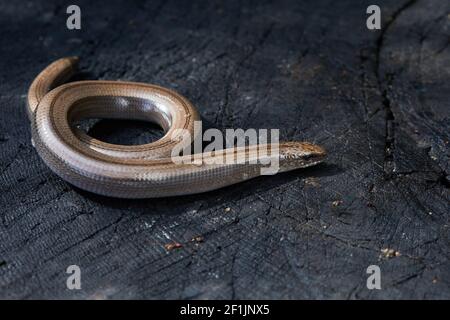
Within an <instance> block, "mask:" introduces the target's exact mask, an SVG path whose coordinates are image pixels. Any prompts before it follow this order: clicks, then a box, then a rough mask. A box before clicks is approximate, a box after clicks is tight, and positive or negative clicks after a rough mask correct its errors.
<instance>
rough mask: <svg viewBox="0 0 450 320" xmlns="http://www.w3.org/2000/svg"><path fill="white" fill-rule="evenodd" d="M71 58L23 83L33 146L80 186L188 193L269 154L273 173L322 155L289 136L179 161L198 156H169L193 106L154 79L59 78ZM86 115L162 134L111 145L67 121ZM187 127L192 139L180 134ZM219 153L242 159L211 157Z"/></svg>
mask: <svg viewBox="0 0 450 320" xmlns="http://www.w3.org/2000/svg"><path fill="white" fill-rule="evenodd" d="M77 63H78V58H76V57H68V58H62V59H59V60H57V61H55V62H53V63H52V64H50V65H49V66H48V67H47V68H45V69H44V70H43V71H42V72H41V73H40V74H39V75H38V76H37V77H36V78H35V79H34V81H33V83H32V84H31V86H30V88H29V92H28V103H27V111H28V116H29V119H30V122H31V128H32V140H33V145H34V146H35V148H36V150H37V152H38V154H39V155H40V157H41V158H42V160H43V161H44V162H45V163H46V164H47V166H48V167H50V169H51V170H52V171H53V172H54V173H56V174H57V175H58V176H60V177H61V178H63V179H64V180H66V181H68V182H69V183H71V184H73V185H75V186H77V187H79V188H81V189H84V190H87V191H90V192H94V193H97V194H101V195H106V196H112V197H119V198H157V197H166V196H177V195H186V194H194V193H201V192H206V191H210V190H215V189H218V188H222V187H225V186H229V185H232V184H235V183H239V182H242V181H245V180H248V179H252V178H255V177H257V176H260V175H261V170H262V169H264V168H265V167H267V163H270V162H271V161H274V160H276V161H278V163H279V172H284V171H290V170H294V169H298V168H305V167H309V166H313V165H316V164H318V163H320V162H322V161H323V160H324V159H325V157H326V152H325V150H324V149H323V148H321V147H320V146H318V145H314V144H311V143H308V142H293V141H291V142H280V143H279V144H265V145H262V144H257V145H249V146H245V147H234V148H228V149H224V150H216V151H214V152H210V153H203V154H201V155H200V159H202V160H201V161H200V162H198V161H193V162H189V161H185V160H189V159H192V158H193V157H194V158H196V159H198V158H199V157H198V156H199V155H198V154H197V155H196V154H194V155H183V156H181V159H182V160H183V161H173V159H172V158H171V153H172V151H173V148H174V147H177V148H180V147H181V148H189V146H190V144H192V139H194V138H195V135H196V134H198V133H196V132H194V123H195V122H197V121H200V116H199V114H198V112H197V110H196V109H195V108H194V106H193V105H192V104H191V103H190V102H189V101H188V100H187V99H186V98H184V97H183V96H181V95H180V94H178V93H176V92H174V91H172V90H170V89H166V88H163V87H160V86H156V85H150V84H144V83H135V82H121V81H103V80H101V81H77V82H69V83H66V84H64V82H65V81H67V80H69V79H70V78H71V77H72V75H73V74H74V73H75V71H76V67H77ZM86 118H109V119H132V120H144V121H150V122H155V123H157V124H158V125H160V126H161V127H162V128H163V129H164V131H165V135H164V136H163V137H162V138H161V139H160V140H158V141H155V142H152V143H148V144H143V145H131V146H129V145H116V144H110V143H106V142H102V141H100V140H97V139H95V138H93V137H90V136H89V135H88V134H87V133H85V132H84V131H82V130H80V129H78V128H77V127H76V126H74V125H73V124H74V123H76V122H77V121H80V120H82V119H86ZM186 133H187V134H189V136H190V137H191V139H184V138H185V136H186ZM180 144H181V145H180ZM262 149H264V150H265V151H267V150H269V152H261V151H262ZM275 150H276V152H275ZM225 154H233V155H234V156H235V158H237V159H245V161H225V162H221V161H218V162H215V161H211V160H214V157H223V156H224V155H225ZM208 160H209V161H208Z"/></svg>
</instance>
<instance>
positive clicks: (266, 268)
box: [0, 0, 450, 299]
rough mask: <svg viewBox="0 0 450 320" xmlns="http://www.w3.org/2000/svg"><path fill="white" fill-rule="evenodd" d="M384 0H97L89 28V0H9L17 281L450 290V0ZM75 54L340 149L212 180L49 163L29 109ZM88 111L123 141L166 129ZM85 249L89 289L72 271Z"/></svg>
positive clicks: (218, 113) (73, 293)
mask: <svg viewBox="0 0 450 320" xmlns="http://www.w3.org/2000/svg"><path fill="white" fill-rule="evenodd" d="M372 2H373V1H366V0H364V1H330V0H328V1H327V0H324V1H319V0H314V1H289V0H285V1H264V0H262V1H259V0H258V1H220V2H217V1H181V0H180V1H175V0H160V1H148V2H143V1H135V2H133V1H123V2H119V1H107V2H100V1H98V2H94V1H77V4H78V5H79V6H80V8H81V14H82V18H81V20H82V29H81V30H79V31H77V30H73V31H70V30H68V29H67V28H66V19H67V16H68V15H67V14H66V8H67V6H68V5H69V4H72V2H64V1H61V2H51V1H32V2H23V3H20V4H19V2H13V1H6V0H2V1H0V30H1V31H0V32H1V38H0V57H1V59H0V108H1V109H0V298H81V299H109V298H120V299H122V298H123V299H129V298H138V299H139V298H149V299H153V298H160V299H169V298H170V299H187V298H192V299H213V298H217V299H229V298H233V299H256V298H272V299H297V298H313V299H315V298H325V299H335V298H342V299H366V298H367V299H373V298H396V299H406V298H418V299H421V298H447V299H448V298H450V260H449V259H450V215H449V200H450V199H449V184H450V182H449V175H448V174H449V170H450V168H449V152H448V150H449V132H450V130H449V129H450V125H449V124H450V122H449V113H450V106H449V90H450V88H449V83H450V52H449V47H448V43H449V42H448V41H449V30H450V27H449V24H450V16H449V14H450V8H449V2H448V1H447V0H417V1H416V0H412V1H410V0H402V1H398V0H389V1H381V0H380V1H377V3H376V4H378V5H379V6H380V8H381V16H382V29H381V30H374V31H370V30H368V29H367V27H366V19H367V17H368V15H367V14H366V8H367V7H368V6H369V5H370V4H373V3H372ZM70 55H78V56H80V57H81V59H82V60H81V72H80V74H79V75H77V77H76V78H77V79H111V80H118V79H120V80H129V81H139V82H146V83H153V84H158V85H162V86H165V87H169V88H172V89H174V90H177V91H178V92H180V93H181V94H183V95H184V96H186V97H187V98H188V99H189V100H190V101H191V102H192V103H193V104H194V105H195V106H197V108H198V110H199V112H200V114H201V116H202V119H203V121H204V126H206V127H214V128H218V129H220V130H224V129H226V128H244V129H247V128H279V129H281V133H280V134H281V138H282V139H283V140H307V141H311V142H314V143H318V144H320V145H323V146H324V147H325V148H326V149H327V150H328V153H329V157H328V159H327V161H326V163H324V164H322V165H320V166H317V167H314V168H311V169H307V170H298V171H295V172H290V173H285V174H280V175H276V176H268V177H267V176H266V177H261V178H258V179H255V180H252V181H248V182H245V183H242V184H238V185H234V186H231V187H228V188H225V189H222V190H217V191H214V192H209V193H205V194H199V195H193V196H184V197H175V198H165V199H148V200H120V199H112V198H107V197H101V196H97V195H94V194H91V193H88V192H84V191H82V190H79V189H77V188H74V187H73V186H71V185H69V184H67V183H66V182H64V181H63V180H61V179H60V178H58V177H57V176H56V175H55V174H53V173H52V172H51V171H50V170H49V169H48V168H47V167H46V166H45V165H44V163H43V162H42V161H41V160H40V158H39V157H38V155H37V153H36V152H35V150H34V149H33V147H32V145H31V143H30V130H29V122H28V119H27V116H26V113H25V107H24V106H25V101H26V93H27V90H28V86H29V85H30V82H31V81H32V80H33V78H34V77H35V76H36V74H37V73H38V72H40V71H41V70H42V69H43V68H44V67H45V66H47V65H48V64H49V63H50V62H52V61H54V60H56V59H57V58H60V57H63V56H70ZM87 126H88V127H87V130H88V131H89V133H90V134H91V135H93V136H95V137H97V138H100V139H103V140H106V141H110V142H115V143H144V142H148V141H151V140H152V139H153V140H154V139H156V138H157V137H158V136H160V135H161V132H160V131H158V130H157V129H156V128H155V127H154V126H151V125H150V126H149V125H147V124H143V123H138V122H129V121H128V122H127V121H107V120H102V121H99V122H96V123H88V124H87ZM193 238H194V240H192V239H193ZM171 243H179V244H181V247H180V248H173V249H171V250H170V248H168V247H167V246H166V245H168V244H171ZM72 264H76V265H78V266H80V268H81V276H82V277H81V282H82V289H81V290H68V289H67V288H66V279H67V276H68V274H66V272H65V271H66V268H67V266H69V265H72ZM369 265H378V266H380V268H381V285H382V289H381V290H368V289H367V287H366V279H367V277H368V274H366V269H367V267H368V266H369Z"/></svg>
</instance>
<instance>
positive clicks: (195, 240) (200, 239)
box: [191, 236, 204, 243]
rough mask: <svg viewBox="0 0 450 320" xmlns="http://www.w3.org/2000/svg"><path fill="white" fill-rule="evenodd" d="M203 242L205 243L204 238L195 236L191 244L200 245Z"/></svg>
mask: <svg viewBox="0 0 450 320" xmlns="http://www.w3.org/2000/svg"><path fill="white" fill-rule="evenodd" d="M203 241H204V238H203V237H202V236H195V237H193V238H192V239H191V242H196V243H200V242H203Z"/></svg>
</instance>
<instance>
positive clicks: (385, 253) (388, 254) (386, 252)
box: [380, 248, 401, 259]
mask: <svg viewBox="0 0 450 320" xmlns="http://www.w3.org/2000/svg"><path fill="white" fill-rule="evenodd" d="M399 256H401V253H400V251H396V250H394V249H390V248H383V249H381V255H380V258H387V259H389V258H393V257H399Z"/></svg>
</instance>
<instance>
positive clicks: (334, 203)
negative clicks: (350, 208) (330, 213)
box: [331, 200, 344, 208]
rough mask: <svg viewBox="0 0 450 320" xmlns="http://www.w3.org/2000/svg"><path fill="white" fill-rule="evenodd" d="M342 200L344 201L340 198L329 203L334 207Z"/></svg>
mask: <svg viewBox="0 0 450 320" xmlns="http://www.w3.org/2000/svg"><path fill="white" fill-rule="evenodd" d="M343 202H344V201H342V200H335V201H333V202H332V203H331V205H332V206H333V207H335V208H336V207H337V206H340V205H341V204H342V203H343Z"/></svg>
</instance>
